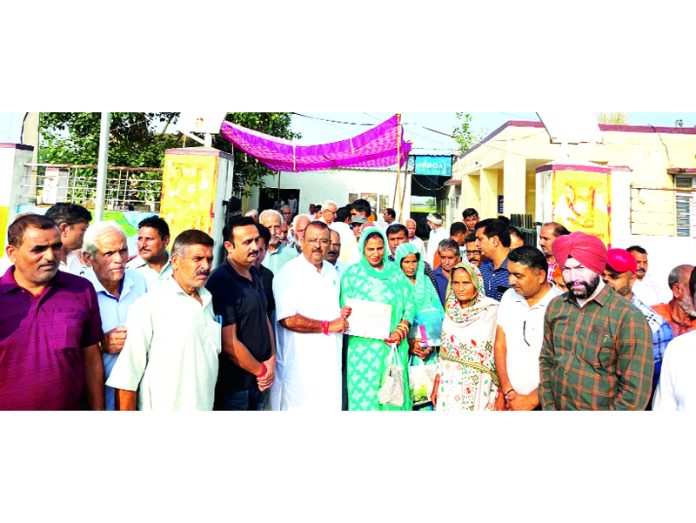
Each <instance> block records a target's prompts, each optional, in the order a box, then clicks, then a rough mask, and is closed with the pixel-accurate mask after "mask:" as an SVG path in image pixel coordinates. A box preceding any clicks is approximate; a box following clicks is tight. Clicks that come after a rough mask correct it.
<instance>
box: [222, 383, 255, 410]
mask: <svg viewBox="0 0 696 523" xmlns="http://www.w3.org/2000/svg"><path fill="white" fill-rule="evenodd" d="M267 397H268V391H267V390H265V391H263V392H261V391H260V390H259V389H258V387H252V388H250V389H244V390H235V391H230V392H219V393H218V394H216V395H215V405H214V406H213V410H263V409H264V406H265V405H266V399H267Z"/></svg>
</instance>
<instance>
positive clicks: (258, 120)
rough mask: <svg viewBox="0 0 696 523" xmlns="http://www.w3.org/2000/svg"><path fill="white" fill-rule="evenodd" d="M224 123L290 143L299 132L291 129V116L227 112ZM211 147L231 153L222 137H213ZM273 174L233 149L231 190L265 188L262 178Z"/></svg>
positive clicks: (245, 192)
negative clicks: (232, 187)
mask: <svg viewBox="0 0 696 523" xmlns="http://www.w3.org/2000/svg"><path fill="white" fill-rule="evenodd" d="M225 120H227V121H229V122H232V123H235V124H237V125H241V126H242V127H246V128H247V129H253V130H254V131H259V132H261V133H265V134H268V135H271V136H275V137H276V138H284V139H286V140H292V139H293V138H300V137H301V136H300V135H299V134H298V133H294V132H292V131H291V130H290V124H291V117H290V113H227V116H226V117H225ZM213 147H215V148H216V149H220V150H221V151H226V152H230V151H231V150H232V144H231V143H230V142H228V141H227V140H226V139H225V138H223V137H222V136H221V135H216V136H215V137H214V138H213ZM269 174H275V171H271V170H270V169H268V168H267V167H266V166H264V165H263V164H261V163H260V162H259V161H258V160H257V159H256V158H253V157H252V156H249V155H247V154H245V153H243V152H242V151H240V150H239V149H236V148H235V149H234V178H233V185H234V190H235V192H236V191H241V192H242V194H245V195H246V194H248V193H249V190H250V189H251V187H259V188H263V187H265V184H264V182H263V177H264V176H266V175H269Z"/></svg>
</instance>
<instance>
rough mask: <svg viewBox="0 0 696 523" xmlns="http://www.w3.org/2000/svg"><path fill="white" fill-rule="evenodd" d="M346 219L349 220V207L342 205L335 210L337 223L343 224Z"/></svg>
mask: <svg viewBox="0 0 696 523" xmlns="http://www.w3.org/2000/svg"><path fill="white" fill-rule="evenodd" d="M348 218H350V205H344V206H343V207H339V208H338V209H336V221H337V222H345V221H346V220H347V219H348Z"/></svg>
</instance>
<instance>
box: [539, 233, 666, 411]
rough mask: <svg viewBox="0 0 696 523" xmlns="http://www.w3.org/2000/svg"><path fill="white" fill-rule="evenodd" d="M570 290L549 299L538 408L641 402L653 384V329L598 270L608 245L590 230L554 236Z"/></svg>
mask: <svg viewBox="0 0 696 523" xmlns="http://www.w3.org/2000/svg"><path fill="white" fill-rule="evenodd" d="M552 250H553V255H554V257H555V258H556V261H557V263H558V265H559V267H561V270H562V275H563V281H564V282H565V284H566V287H568V292H567V293H565V294H563V295H562V296H559V297H557V298H554V299H553V300H552V301H551V303H549V306H548V309H547V311H546V316H545V318H544V343H543V345H542V349H541V355H540V357H539V369H540V378H541V383H540V386H539V396H540V399H541V407H542V409H544V410H643V409H645V407H646V406H647V404H648V401H649V399H650V393H651V389H652V375H653V349H652V333H651V331H650V328H649V327H648V324H647V323H646V321H645V318H644V317H643V315H642V314H641V313H640V311H638V309H636V308H635V307H634V306H632V305H631V304H630V303H629V302H628V301H626V300H625V299H624V298H622V297H621V296H619V295H618V294H617V293H616V292H615V291H614V290H613V289H612V288H611V287H608V286H606V285H605V284H604V282H603V281H602V279H601V278H600V276H601V274H602V272H603V271H604V268H605V267H606V263H607V249H606V247H605V246H604V244H603V243H602V241H601V240H600V239H599V238H597V237H595V236H591V235H589V234H585V233H582V232H574V233H571V234H569V235H566V236H561V237H559V238H557V239H556V241H555V242H554V244H553V247H552Z"/></svg>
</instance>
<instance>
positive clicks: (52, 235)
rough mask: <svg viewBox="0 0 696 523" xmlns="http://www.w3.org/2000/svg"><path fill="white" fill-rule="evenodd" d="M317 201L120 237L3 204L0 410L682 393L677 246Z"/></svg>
mask: <svg viewBox="0 0 696 523" xmlns="http://www.w3.org/2000/svg"><path fill="white" fill-rule="evenodd" d="M314 207H315V209H314V211H315V212H314V213H313V214H297V215H295V214H294V212H293V209H292V208H291V207H290V206H283V207H281V208H280V209H279V210H275V209H266V210H263V211H262V212H261V213H258V212H257V211H255V210H252V211H249V213H247V215H246V216H240V217H235V218H233V219H231V220H230V221H229V222H228V223H227V224H226V225H225V227H224V229H223V232H222V238H220V239H218V241H217V242H216V241H215V239H213V238H211V237H210V236H209V235H208V234H206V233H205V232H202V231H199V230H187V231H184V232H182V233H180V234H179V235H178V236H177V237H176V238H175V239H174V240H173V242H171V241H170V233H169V227H168V225H167V223H166V221H165V220H163V219H162V218H160V217H157V216H152V217H149V218H146V219H144V220H143V221H142V222H140V223H139V224H138V237H137V251H138V252H137V254H135V253H132V254H135V256H131V253H129V251H128V243H127V239H126V235H125V233H124V231H123V229H122V228H121V227H120V226H119V225H118V224H117V223H116V222H113V221H102V222H95V223H91V222H92V217H91V214H90V213H89V211H88V210H87V209H85V208H84V207H82V206H79V205H76V204H70V203H61V204H56V205H54V206H53V207H51V208H49V209H48V210H47V211H46V213H45V214H44V215H38V214H23V215H19V216H18V217H17V218H15V220H14V221H13V222H12V223H11V224H10V226H9V228H8V241H7V244H8V245H7V248H6V255H7V256H6V259H5V263H6V268H3V269H1V270H0V274H2V273H3V272H4V274H3V275H2V277H1V278H0V310H2V311H3V313H2V316H0V409H3V410H8V409H16V410H43V409H50V410H56V409H73V410H74V409H95V410H100V409H107V410H179V409H184V410H186V409H189V410H293V409H306V410H311V411H339V410H342V409H343V410H352V411H354V410H443V411H444V410H585V409H601V410H614V409H616V410H619V409H630V410H645V409H650V408H652V409H654V410H657V409H683V408H686V403H687V398H688V396H689V395H690V394H689V393H690V391H691V389H692V388H694V387H695V386H694V385H691V383H692V382H694V380H690V379H685V378H689V377H690V373H691V372H692V371H691V369H692V368H694V367H693V366H691V365H690V360H689V358H691V356H690V353H691V350H690V348H691V346H692V345H693V344H694V343H696V338H694V336H696V334H694V333H692V332H691V331H693V330H695V328H696V305H694V294H695V291H696V271H694V268H693V266H690V265H680V266H678V267H675V268H674V270H673V271H672V272H671V273H670V276H669V280H668V282H667V283H668V286H660V285H658V284H656V283H655V282H654V281H652V279H651V277H650V275H649V274H648V273H647V271H648V261H647V252H646V251H645V249H643V248H641V247H640V246H632V247H629V248H628V249H617V248H612V249H607V248H606V246H605V245H604V244H603V243H602V241H601V240H600V239H599V238H596V237H594V236H591V235H588V234H585V233H582V232H570V231H568V230H567V229H566V228H565V227H564V226H563V225H560V224H558V223H553V222H551V223H545V224H543V225H542V227H541V229H540V232H539V238H538V244H539V247H540V248H537V247H536V246H534V245H524V239H523V235H522V234H521V232H520V231H519V230H518V229H516V228H515V227H514V226H513V225H511V224H510V221H509V220H508V219H506V218H505V217H502V216H500V217H495V218H487V219H483V220H481V219H480V218H479V216H478V212H477V211H476V210H475V209H466V210H465V211H464V212H463V213H462V221H461V222H455V223H453V224H452V225H451V226H450V227H449V229H447V228H445V227H444V226H443V218H442V216H440V215H439V214H436V213H432V214H429V215H428V217H427V225H428V227H429V228H430V234H429V238H428V240H427V244H426V243H425V242H423V240H421V239H420V238H419V237H418V236H417V235H416V229H417V226H416V222H415V221H414V220H412V219H407V220H405V221H404V223H403V224H400V223H398V222H397V221H396V213H395V211H394V210H393V209H385V210H384V211H383V214H382V218H383V220H378V219H376V217H375V214H374V213H373V209H372V208H371V206H370V203H369V202H367V201H366V200H362V199H359V200H355V201H354V202H352V203H350V204H349V205H346V206H343V207H340V208H339V207H338V205H337V204H336V203H335V202H334V201H331V200H327V201H325V202H323V204H322V205H321V206H314ZM317 208H318V210H317ZM317 213H318V214H317ZM170 242H171V248H169V246H170ZM215 249H218V252H219V253H220V254H219V256H218V258H219V260H220V262H219V263H217V266H216V267H214V259H215V256H214V254H215V252H216V251H215ZM667 287H668V289H669V291H671V292H670V297H669V299H663V296H664V294H665V292H666V291H667ZM647 304H651V305H650V306H649V305H647Z"/></svg>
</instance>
